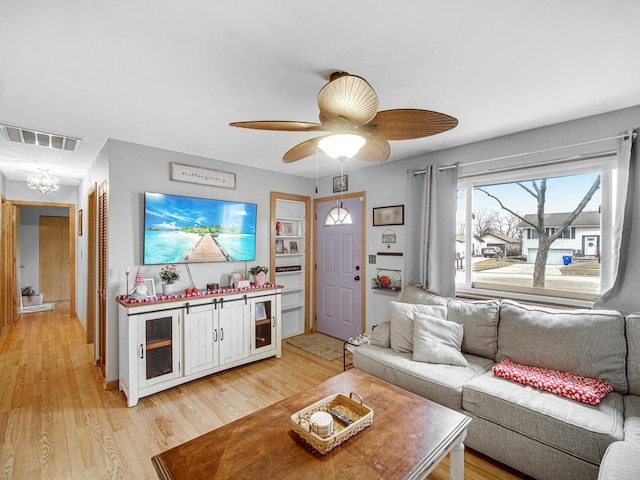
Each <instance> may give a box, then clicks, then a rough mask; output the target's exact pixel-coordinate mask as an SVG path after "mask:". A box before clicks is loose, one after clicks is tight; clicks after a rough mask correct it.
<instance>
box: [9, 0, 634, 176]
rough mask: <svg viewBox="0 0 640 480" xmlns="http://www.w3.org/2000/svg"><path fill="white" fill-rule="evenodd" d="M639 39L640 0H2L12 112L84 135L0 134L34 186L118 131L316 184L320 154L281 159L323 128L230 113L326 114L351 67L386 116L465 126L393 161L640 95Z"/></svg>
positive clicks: (75, 172) (123, 136) (611, 106)
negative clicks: (434, 115) (36, 141)
mask: <svg viewBox="0 0 640 480" xmlns="http://www.w3.org/2000/svg"><path fill="white" fill-rule="evenodd" d="M638 45H640V9H639V8H638V3H637V1H636V0H620V1H615V0H609V1H602V0H564V1H561V2H558V1H556V2H552V1H546V2H545V1H543V2H540V1H533V0H517V1H507V0H502V1H499V0H484V1H477V0H464V1H458V0H456V1H447V2H445V1H442V0H440V1H436V0H409V1H400V2H393V3H392V2H388V1H380V0H323V1H318V2H302V1H293V0H289V1H287V0H270V1H259V0H253V1H252V0H244V1H242V0H235V1H226V2H221V1H207V0H183V1H176V0H171V1H168V0H94V1H83V0H57V1H55V2H52V1H50V0H48V1H47V0H32V1H3V2H2V8H1V14H0V47H1V48H2V59H1V63H0V123H4V124H9V125H16V126H20V127H26V128H31V129H35V130H41V131H45V132H50V133H57V134H63V135H69V136H73V137H80V138H82V139H83V142H82V145H81V147H80V149H79V150H78V151H77V152H61V151H58V150H54V149H46V148H42V147H35V146H28V145H19V144H15V143H10V142H9V141H8V140H6V139H5V138H4V137H2V138H0V171H2V172H3V173H4V175H5V177H6V178H7V179H9V180H26V176H27V174H28V173H29V172H31V171H32V170H34V169H35V168H36V167H37V166H40V167H45V168H50V170H51V171H52V172H54V173H56V174H58V175H59V176H60V177H61V183H64V184H69V185H75V184H78V182H79V180H80V178H81V177H82V175H83V173H84V172H85V171H86V169H87V168H88V167H89V166H90V164H91V163H92V161H93V159H94V158H95V156H96V154H97V153H98V152H99V150H100V148H101V146H102V145H103V144H104V142H105V140H106V139H107V138H115V139H119V140H125V141H129V142H135V143H139V144H144V145H151V146H155V147H160V148H165V149H169V150H175V151H179V152H185V153H189V154H195V155H201V156H204V157H208V158H214V159H218V160H224V161H228V162H234V163H240V164H245V165H251V166H257V167H260V168H266V169H269V170H275V171H280V172H286V173H291V174H295V175H300V176H306V177H313V176H314V175H315V160H314V159H313V158H307V159H304V160H301V161H299V162H296V163H294V164H288V165H285V164H283V163H282V156H283V155H284V153H285V152H286V151H287V150H289V149H290V148H291V147H293V146H294V145H296V144H297V143H300V142H302V141H304V140H306V139H308V138H311V137H312V136H313V134H308V133H300V132H273V131H258V130H247V129H238V128H233V127H230V126H229V125H228V124H229V122H233V121H243V120H267V119H272V120H300V121H311V122H315V121H317V118H318V108H317V104H316V95H317V93H318V91H319V90H320V88H322V86H323V85H324V84H325V83H326V81H327V78H328V74H329V73H330V72H332V71H335V70H344V71H347V72H349V73H352V74H355V75H360V76H362V77H364V78H365V79H367V81H368V82H369V83H370V84H371V85H372V86H373V88H374V89H375V91H376V93H377V94H378V97H379V100H380V109H381V110H386V109H392V108H422V109H428V110H436V111H440V112H443V113H446V114H449V115H452V116H454V117H456V118H457V119H458V120H459V122H460V123H459V125H458V127H456V128H455V129H454V130H451V131H449V132H446V133H443V134H440V135H436V136H434V137H431V138H424V139H418V140H406V141H396V142H391V159H390V161H393V160H398V159H402V158H407V157H411V156H415V155H418V154H421V153H424V152H429V151H433V150H439V149H442V148H447V147H451V146H455V145H461V144H465V143H470V142H473V141H477V140H481V139H486V138H491V137H495V136H499V135H503V134H508V133H512V132H517V131H521V130H526V129H530V128H534V127H538V126H543V125H549V124H553V123H558V122H562V121H565V120H571V119H575V118H579V117H584V116H589V115H593V114H597V113H602V112H607V111H611V110H617V109H620V108H624V107H629V106H633V105H638V104H640V62H639V61H638V58H637V55H638V54H637V47H638ZM331 162H335V161H333V160H329V159H328V158H327V157H321V159H320V162H319V163H320V175H329V174H334V173H335V172H336V168H337V167H336V165H335V163H331ZM361 166H366V165H365V163H364V162H360V161H356V160H351V161H350V162H349V165H345V170H347V171H348V170H351V169H354V168H359V167H361Z"/></svg>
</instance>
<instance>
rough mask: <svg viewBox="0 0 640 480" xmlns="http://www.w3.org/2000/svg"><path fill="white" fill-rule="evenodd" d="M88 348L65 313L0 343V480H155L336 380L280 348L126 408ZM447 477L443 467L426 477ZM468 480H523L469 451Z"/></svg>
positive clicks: (37, 317)
mask: <svg viewBox="0 0 640 480" xmlns="http://www.w3.org/2000/svg"><path fill="white" fill-rule="evenodd" d="M92 349H93V345H87V344H86V343H85V342H84V332H83V330H82V328H81V326H80V324H79V322H78V321H77V319H76V318H75V317H74V318H71V317H70V315H69V314H68V306H67V308H65V305H64V304H62V305H57V306H56V310H55V311H53V312H41V313H31V314H27V315H22V316H21V317H20V319H19V321H18V323H16V324H14V325H12V326H11V328H10V330H9V333H8V335H7V336H5V337H2V338H0V379H1V380H0V381H1V384H0V435H1V437H0V438H1V440H0V442H1V443H0V479H20V480H23V479H101V478H105V479H149V480H154V479H156V478H157V476H156V474H155V471H154V469H153V467H152V465H151V461H150V459H151V457H152V456H154V455H157V454H158V453H161V452H163V451H165V450H167V449H169V448H172V447H174V446H176V445H178V444H180V443H183V442H185V441H187V440H189V439H192V438H194V437H196V436H198V435H201V434H203V433H206V432H208V431H210V430H212V429H214V428H216V427H219V426H221V425H224V424H226V423H228V422H231V421H233V420H235V419H237V418H240V417H242V416H244V415H247V414H248V413H251V412H253V411H256V410H258V409H261V408H264V407H266V406H268V405H271V404H273V403H274V402H276V401H278V400H281V399H283V398H285V397H287V396H289V395H292V394H294V393H296V392H299V391H301V390H303V389H305V388H308V387H310V386H312V385H315V384H317V383H319V382H321V381H323V380H325V379H327V378H329V377H331V376H333V375H336V374H338V373H340V372H341V371H342V359H340V360H336V361H333V362H328V361H326V360H323V359H321V358H319V357H316V356H314V355H311V354H308V353H305V352H303V351H301V350H299V349H297V348H295V347H292V346H290V345H288V344H287V343H286V342H283V356H282V358H281V359H279V360H277V359H268V360H264V361H260V362H256V363H253V364H251V365H247V366H244V367H240V368H235V369H233V370H230V371H227V372H223V373H219V374H216V375H211V376H209V377H206V378H204V379H201V380H197V381H194V382H190V383H188V384H186V385H182V386H180V387H176V388H173V389H171V390H168V391H165V392H161V393H158V394H155V395H152V396H150V397H146V398H143V399H142V400H140V402H139V403H138V405H137V406H136V407H133V408H128V407H127V405H126V401H125V398H124V395H123V394H122V392H120V391H119V390H108V391H107V390H105V389H104V379H103V377H102V375H101V373H100V369H99V368H97V367H95V366H94V361H93V355H92ZM429 478H430V479H432V480H445V479H446V478H448V460H445V461H444V462H442V464H441V465H440V466H439V467H438V468H437V469H436V471H434V472H433V473H432V474H431V475H430V476H429ZM465 478H466V479H467V480H488V479H492V480H493V479H504V480H509V479H521V478H524V477H523V476H521V475H518V474H517V472H513V471H511V470H507V469H505V468H501V467H500V466H499V465H496V464H495V463H494V462H492V461H490V460H489V459H487V458H486V457H483V456H481V455H479V454H477V453H475V452H473V451H469V450H467V451H466V452H465Z"/></svg>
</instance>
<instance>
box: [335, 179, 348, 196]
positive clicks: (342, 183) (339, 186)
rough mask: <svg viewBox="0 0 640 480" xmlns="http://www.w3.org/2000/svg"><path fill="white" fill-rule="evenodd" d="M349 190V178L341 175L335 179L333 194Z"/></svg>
mask: <svg viewBox="0 0 640 480" xmlns="http://www.w3.org/2000/svg"><path fill="white" fill-rule="evenodd" d="M347 190H349V176H348V175H340V176H339V177H333V193H340V192H346V191H347Z"/></svg>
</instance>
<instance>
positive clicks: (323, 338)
mask: <svg viewBox="0 0 640 480" xmlns="http://www.w3.org/2000/svg"><path fill="white" fill-rule="evenodd" d="M287 343H289V344H290V345H293V346H294V347H297V348H299V349H300V350H304V351H305V352H309V353H312V354H314V355H317V356H318V357H321V358H324V359H325V360H329V361H330V362H331V361H333V360H337V359H338V358H342V346H343V345H344V342H343V341H342V340H339V339H337V338H333V337H330V336H329V335H325V334H324V333H317V332H315V333H309V334H308V335H301V336H299V337H295V338H292V339H290V340H287Z"/></svg>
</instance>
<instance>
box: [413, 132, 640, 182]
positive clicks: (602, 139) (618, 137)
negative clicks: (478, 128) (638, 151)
mask: <svg viewBox="0 0 640 480" xmlns="http://www.w3.org/2000/svg"><path fill="white" fill-rule="evenodd" d="M632 136H633V139H634V140H635V139H636V136H637V133H636V132H633V134H632ZM628 137H629V135H628V134H626V133H625V134H622V135H616V136H615V137H607V138H601V139H599V140H591V141H588V142H582V143H574V144H572V145H564V146H562V147H553V148H546V149H544V150H536V151H534V152H523V153H516V154H514V155H506V156H504V157H495V158H488V159H486V160H478V161H475V162H469V163H465V164H461V165H460V167H468V166H470V165H479V164H481V163H488V162H496V161H498V160H507V159H509V158H517V157H526V156H528V155H538V154H540V153H548V152H555V151H556V150H563V149H565V148H573V147H582V146H585V145H593V144H594V143H602V142H608V141H610V140H618V139H620V138H624V139H626V138H628ZM451 168H457V165H448V166H446V167H439V168H438V171H439V172H441V171H443V170H449V169H451ZM425 173H427V171H426V170H420V171H418V172H414V174H413V175H414V176H415V175H422V174H425Z"/></svg>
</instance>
